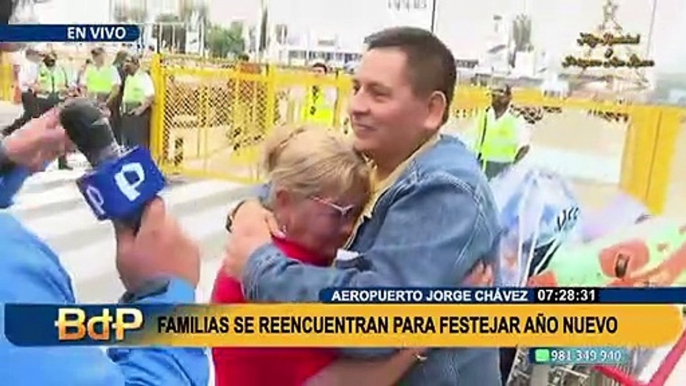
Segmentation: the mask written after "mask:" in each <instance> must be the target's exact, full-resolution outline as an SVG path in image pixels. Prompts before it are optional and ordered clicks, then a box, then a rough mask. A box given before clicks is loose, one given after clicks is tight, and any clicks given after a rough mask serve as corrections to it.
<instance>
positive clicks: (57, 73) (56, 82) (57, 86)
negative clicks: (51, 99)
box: [38, 64, 69, 96]
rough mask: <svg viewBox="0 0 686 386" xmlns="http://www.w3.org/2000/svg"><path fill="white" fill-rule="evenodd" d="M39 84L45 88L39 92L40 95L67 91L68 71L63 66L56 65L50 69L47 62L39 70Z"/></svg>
mask: <svg viewBox="0 0 686 386" xmlns="http://www.w3.org/2000/svg"><path fill="white" fill-rule="evenodd" d="M38 85H39V86H40V88H41V90H43V91H41V92H39V93H38V95H39V96H47V95H48V94H55V93H59V92H62V91H66V90H67V88H68V87H69V84H68V83H67V72H66V71H65V70H64V68H62V67H61V66H55V67H53V68H52V69H50V68H48V66H46V65H45V64H42V65H41V66H40V70H39V71H38Z"/></svg>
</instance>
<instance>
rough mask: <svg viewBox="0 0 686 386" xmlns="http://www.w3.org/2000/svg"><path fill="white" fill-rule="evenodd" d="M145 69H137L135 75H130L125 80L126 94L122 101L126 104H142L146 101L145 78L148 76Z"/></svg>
mask: <svg viewBox="0 0 686 386" xmlns="http://www.w3.org/2000/svg"><path fill="white" fill-rule="evenodd" d="M146 75H147V74H145V73H144V72H143V71H140V70H139V71H137V72H136V73H135V74H134V75H130V76H128V77H127V78H126V81H125V82H124V95H123V96H122V102H123V103H124V104H131V105H135V104H138V105H140V104H142V103H143V102H144V101H145V89H144V87H143V82H144V80H143V78H144V77H145V76H146Z"/></svg>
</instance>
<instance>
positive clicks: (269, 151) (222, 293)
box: [212, 127, 421, 386]
mask: <svg viewBox="0 0 686 386" xmlns="http://www.w3.org/2000/svg"><path fill="white" fill-rule="evenodd" d="M265 153H266V162H265V166H266V171H267V173H268V175H269V180H270V181H271V186H270V189H271V191H270V193H269V199H268V205H269V206H270V207H271V209H272V210H273V212H274V215H275V217H276V219H277V221H278V223H279V227H280V229H281V231H282V233H283V237H274V238H273V241H274V243H275V244H276V245H277V246H278V247H279V248H280V249H281V250H282V251H283V252H284V253H285V254H286V255H288V256H289V257H290V258H292V259H296V260H299V261H301V262H303V263H306V264H311V265H315V266H322V267H325V266H329V265H330V264H331V263H332V261H333V259H334V257H335V256H336V253H337V251H338V249H339V248H341V247H342V246H343V245H344V244H345V242H346V240H347V239H348V238H349V237H350V234H351V232H352V230H353V226H354V224H355V222H356V220H357V217H358V216H359V215H360V213H361V212H362V209H363V207H364V205H365V204H366V203H367V201H368V200H369V198H370V194H371V187H370V180H369V178H370V177H369V170H368V167H367V165H366V163H365V160H364V159H363V158H362V156H361V155H360V154H358V153H357V152H356V151H355V150H353V148H352V145H351V144H350V143H348V141H346V140H345V139H344V138H343V137H341V136H339V135H337V134H336V133H334V132H333V131H332V130H325V129H319V128H310V127H299V128H296V129H294V130H290V131H287V130H284V131H282V132H280V133H277V134H276V135H274V136H273V137H272V138H270V139H268V141H267V144H266V148H265ZM212 299H213V302H215V303H244V302H245V300H244V297H243V293H242V289H241V284H240V282H238V281H236V280H234V279H232V278H230V277H229V276H227V275H226V274H224V273H222V272H219V274H218V276H217V279H216V282H215V287H214V291H213V294H212ZM420 352H421V350H419V349H410V350H404V351H400V353H398V354H396V355H395V356H393V357H391V358H389V359H384V360H370V361H360V360H348V359H339V358H338V354H337V351H336V350H335V349H326V348H324V349H322V348H302V349H278V348H274V349H270V348H254V349H250V348H214V349H213V350H212V356H213V361H214V365H215V374H216V376H215V378H216V384H217V385H241V386H260V385H264V386H270V385H280V386H301V385H347V384H350V385H355V386H363V385H376V386H383V385H392V384H394V383H395V382H397V381H398V380H399V379H400V378H401V376H402V374H403V373H405V371H406V370H407V369H409V368H410V367H411V366H412V365H413V364H414V363H416V362H417V360H418V355H417V354H418V353H420Z"/></svg>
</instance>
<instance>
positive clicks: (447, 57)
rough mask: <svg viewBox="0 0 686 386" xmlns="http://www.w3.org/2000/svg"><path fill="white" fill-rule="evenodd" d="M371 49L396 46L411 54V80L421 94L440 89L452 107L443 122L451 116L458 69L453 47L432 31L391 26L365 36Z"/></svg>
mask: <svg viewBox="0 0 686 386" xmlns="http://www.w3.org/2000/svg"><path fill="white" fill-rule="evenodd" d="M365 43H366V44H367V49H368V50H373V49H380V48H395V49H398V50H400V51H402V52H403V53H405V55H406V56H407V68H408V70H409V72H410V73H409V74H408V75H409V76H410V82H411V84H412V87H413V88H414V92H415V93H417V94H420V95H422V94H427V95H428V94H430V93H432V92H434V91H440V92H442V93H443V94H445V99H446V102H447V103H448V107H447V108H446V111H445V112H444V114H443V122H444V123H445V121H447V120H448V117H449V115H450V104H451V103H452V100H453V94H454V92H455V82H456V78H457V69H456V68H455V58H454V57H453V54H452V52H450V49H449V48H448V47H447V46H446V45H445V44H444V43H443V42H442V41H441V40H440V39H439V38H438V37H436V35H434V34H432V33H431V32H429V31H427V30H424V29H421V28H415V27H393V28H387V29H384V30H382V31H380V32H377V33H375V34H373V35H370V36H368V37H367V38H366V39H365Z"/></svg>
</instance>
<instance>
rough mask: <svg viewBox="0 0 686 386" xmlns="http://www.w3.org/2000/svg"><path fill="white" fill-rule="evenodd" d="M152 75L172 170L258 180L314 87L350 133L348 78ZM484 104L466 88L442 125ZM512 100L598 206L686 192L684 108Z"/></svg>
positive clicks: (160, 144) (537, 97)
mask: <svg viewBox="0 0 686 386" xmlns="http://www.w3.org/2000/svg"><path fill="white" fill-rule="evenodd" d="M221 67H225V68H221ZM151 74H152V76H153V79H154V82H155V85H156V89H157V95H158V98H157V101H156V105H155V108H154V119H153V126H154V127H153V130H152V133H153V138H152V144H153V152H154V155H155V157H156V159H157V160H158V162H159V164H160V167H161V168H162V169H163V170H164V171H166V172H168V173H182V174H186V175H192V176H202V177H213V178H223V179H228V180H233V181H240V182H256V181H259V180H261V179H262V177H263V176H262V175H261V173H260V161H261V145H262V143H263V141H264V138H265V136H266V135H268V134H269V132H270V131H271V130H272V129H273V128H274V127H275V126H278V125H282V124H289V123H298V122H303V120H304V115H303V114H302V111H303V109H305V108H306V106H305V104H306V99H305V98H306V94H307V92H308V90H309V89H311V88H312V87H313V86H315V85H316V86H317V87H319V89H321V90H322V92H324V93H325V94H326V95H328V97H329V98H330V99H332V103H331V105H332V108H333V110H334V114H333V118H332V121H331V122H330V126H331V127H334V128H336V129H339V130H344V131H347V130H348V129H349V128H348V122H347V119H346V118H345V117H346V114H345V111H346V108H347V107H346V104H347V100H348V96H349V94H350V90H351V82H350V79H349V77H348V76H347V75H344V74H340V75H339V74H334V75H328V76H326V77H323V78H322V77H315V76H314V75H313V74H311V73H309V72H307V71H303V70H299V69H284V68H277V67H268V66H253V67H249V68H242V67H240V66H239V67H237V66H231V65H223V66H202V65H201V64H200V63H197V62H194V63H193V65H185V64H180V63H179V61H178V60H176V59H175V60H170V59H164V58H162V57H160V56H156V57H155V58H154V59H153V62H152V63H151ZM488 104H489V97H488V93H487V90H485V89H483V88H476V87H463V86H460V87H459V88H458V89H457V90H456V95H455V100H454V102H453V105H452V106H451V113H452V114H451V119H450V121H449V123H448V124H447V125H446V128H445V131H446V132H447V133H452V134H457V135H462V134H463V133H465V132H466V131H468V130H467V129H468V128H469V127H470V125H472V124H473V123H472V121H473V117H474V116H475V115H476V112H477V111H479V109H483V108H485V107H486V106H487V105H488ZM513 105H514V108H515V109H516V110H518V111H519V112H520V114H521V115H522V116H523V117H524V118H525V119H526V120H527V122H529V123H530V124H531V125H533V130H534V139H533V141H534V143H533V148H534V151H533V153H534V156H536V157H538V158H539V159H540V160H541V162H543V163H546V165H547V166H550V165H551V164H553V165H554V166H556V167H558V168H560V169H565V170H563V172H565V173H566V174H568V175H569V174H571V175H573V176H574V180H575V181H576V182H577V183H578V186H579V191H580V192H581V193H580V194H581V195H582V196H587V197H582V198H588V199H589V200H590V201H592V202H599V201H602V200H603V198H605V197H607V199H609V197H610V196H611V195H612V193H614V192H616V191H617V189H622V190H624V191H628V192H630V193H632V194H634V195H635V196H637V197H639V198H641V199H642V200H643V201H644V202H646V203H647V204H648V205H649V207H650V208H651V209H652V210H653V211H655V212H656V213H661V212H663V210H664V209H665V208H669V209H670V210H671V209H672V207H674V206H675V205H677V204H675V203H674V201H675V200H676V197H677V196H678V195H681V197H683V195H684V193H686V186H683V184H681V183H679V182H672V181H677V179H671V178H670V177H671V171H672V169H675V168H676V169H678V167H679V165H683V164H686V163H684V162H681V164H679V165H677V164H678V162H677V161H675V160H674V158H675V157H674V154H675V147H676V143H677V137H678V136H679V133H680V132H682V131H683V130H682V128H681V120H682V115H683V112H682V110H680V109H677V108H671V107H660V106H645V105H625V104H618V103H611V102H598V101H590V100H586V99H571V98H556V97H547V96H544V95H543V94H541V93H540V92H537V91H532V90H519V91H518V90H515V91H514V92H513ZM682 137H683V136H682ZM684 141H686V140H682V141H681V142H684ZM684 150H686V149H684ZM679 153H680V154H679V155H678V157H682V153H683V152H679ZM678 157H677V158H678ZM668 199H669V200H668ZM598 205H601V204H600V203H599V204H598ZM682 206H683V205H682Z"/></svg>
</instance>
